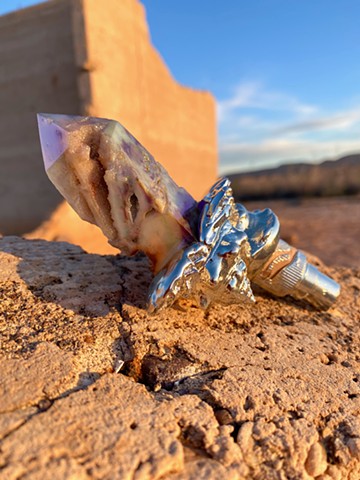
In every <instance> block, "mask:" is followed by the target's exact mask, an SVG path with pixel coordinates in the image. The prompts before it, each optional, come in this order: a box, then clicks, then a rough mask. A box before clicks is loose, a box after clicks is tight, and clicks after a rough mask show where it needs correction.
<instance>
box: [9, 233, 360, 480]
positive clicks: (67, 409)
mask: <svg viewBox="0 0 360 480" xmlns="http://www.w3.org/2000/svg"><path fill="white" fill-rule="evenodd" d="M312 261H313V262H315V263H318V262H317V260H316V259H315V258H312ZM320 268H321V269H322V270H323V271H324V272H325V273H327V274H329V275H331V276H333V277H334V278H335V279H336V280H337V281H338V282H340V283H341V285H342V294H341V297H340V299H339V301H338V302H337V304H336V305H335V306H334V307H333V308H331V309H330V310H329V311H328V312H319V311H316V310H314V309H312V308H310V307H309V306H307V305H306V304H303V303H300V302H295V301H293V300H291V299H280V300H279V299H275V298H272V297H270V296H267V295H260V294H259V293H258V294H257V303H256V304H254V305H235V306H233V307H227V308H225V307H220V306H214V307H213V308H211V309H210V310H208V311H203V310H200V309H198V308H196V307H195V306H194V305H193V304H192V303H191V302H188V303H183V304H181V305H178V306H177V307H176V308H171V309H168V310H166V311H164V312H163V313H161V314H159V315H156V316H149V315H148V314H147V313H146V310H145V298H146V291H147V288H148V285H149V282H150V280H151V273H150V271H149V266H148V262H147V261H146V259H144V258H143V257H140V256H138V257H134V258H127V257H122V256H111V255H107V256H101V255H96V254H87V253H85V252H83V251H82V250H81V249H80V248H79V247H76V246H74V245H71V244H68V243H61V242H47V241H44V240H24V239H21V238H17V237H4V238H2V239H0V345H1V349H0V371H1V375H0V477H1V478H4V479H7V480H19V479H20V478H21V479H22V480H37V479H45V478H46V479H47V478H51V479H55V480H68V479H84V480H92V479H99V480H100V479H102V480H106V479H109V480H133V479H136V480H219V479H221V480H264V479H266V480H285V479H288V480H300V479H301V480H313V479H316V480H357V479H359V478H360V421H359V412H360V387H359V385H360V342H359V338H360V331H359V329H360V314H359V309H360V303H359V302H360V296H359V292H360V271H359V269H357V270H355V269H353V270H351V269H347V268H339V267H337V268H327V267H325V266H324V265H321V264H320Z"/></svg>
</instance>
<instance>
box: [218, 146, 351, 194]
mask: <svg viewBox="0 0 360 480" xmlns="http://www.w3.org/2000/svg"><path fill="white" fill-rule="evenodd" d="M227 177H228V178H229V179H230V181H231V184H232V188H233V191H234V197H235V199H236V200H257V199H263V198H293V197H311V196H322V197H323V196H335V195H354V194H358V193H360V153H359V154H353V155H347V156H344V157H341V158H339V159H338V160H326V161H324V162H322V163H320V164H309V163H297V164H293V165H292V164H287V165H281V166H279V167H277V168H272V169H266V170H259V171H254V172H248V173H234V174H230V175H227Z"/></svg>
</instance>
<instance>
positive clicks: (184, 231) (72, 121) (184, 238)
mask: <svg viewBox="0 0 360 480" xmlns="http://www.w3.org/2000/svg"><path fill="white" fill-rule="evenodd" d="M38 123H39V131H40V140H41V146H42V152H43V157H44V163H45V168H46V171H47V174H48V176H49V177H50V179H51V180H52V182H53V183H54V184H55V186H56V187H57V188H58V189H59V191H60V192H61V193H62V194H63V196H64V197H65V198H66V199H67V200H68V202H69V203H70V205H72V207H73V208H74V209H75V211H77V212H78V214H79V215H80V216H81V218H83V219H84V220H87V221H89V222H91V223H95V224H96V225H98V226H99V227H100V228H101V229H102V231H103V233H104V234H105V235H106V236H107V238H108V240H109V242H110V243H111V244H112V245H114V246H116V247H118V248H119V249H121V251H122V252H123V253H128V254H133V253H135V252H137V251H139V250H140V251H144V252H145V253H146V254H147V255H148V257H149V258H150V260H151V261H152V264H153V269H154V273H155V278H154V280H153V282H152V284H151V286H150V291H149V303H148V310H149V312H151V313H156V312H158V311H159V310H161V309H162V308H165V307H170V306H171V305H172V304H173V303H174V302H175V301H176V300H178V299H180V298H193V299H195V300H196V302H197V303H198V305H199V306H200V307H202V308H207V307H208V306H209V305H211V303H213V302H216V303H221V304H225V305H229V304H233V303H240V302H254V301H255V299H254V296H253V293H252V289H251V283H254V284H256V285H259V286H260V287H262V288H263V289H265V290H267V291H269V292H271V293H272V294H274V295H277V296H285V295H291V296H292V297H294V298H297V299H304V300H307V301H308V302H309V303H311V304H313V305H314V306H316V307H318V308H325V309H326V308H328V307H330V306H331V305H332V304H333V302H334V301H335V300H336V298H337V297H338V295H339V293H340V287H339V285H338V284H337V283H336V282H335V281H334V280H332V279H330V278H329V277H327V276H326V275H324V274H322V273H320V272H319V271H318V270H317V269H316V268H315V267H314V266H313V265H311V264H309V263H308V262H307V260H306V257H305V255H304V254H303V253H301V252H300V251H298V250H296V249H295V248H293V247H291V246H290V245H288V244H287V243H286V242H284V241H283V240H280V239H279V221H278V219H277V217H276V215H275V214H274V213H273V212H272V211H271V210H269V209H265V210H261V211H259V210H256V211H254V212H249V211H247V210H246V208H245V207H244V206H243V205H241V204H236V203H235V201H234V198H233V195H232V190H231V186H230V182H229V180H228V179H226V178H222V179H220V180H219V181H218V182H217V183H216V184H215V185H214V186H213V187H212V188H211V189H210V192H209V193H208V194H207V195H206V196H205V198H204V199H203V200H202V201H201V202H199V203H197V202H195V200H194V199H193V198H192V197H191V195H189V193H188V192H186V191H185V190H184V189H182V188H179V187H178V186H177V185H176V184H175V182H174V181H173V180H172V179H171V178H170V177H169V175H168V174H167V172H166V171H165V169H164V168H163V167H162V166H161V165H160V164H158V163H157V162H156V161H155V160H154V158H153V157H152V156H151V154H150V153H149V152H147V151H146V150H145V148H144V147H143V146H142V145H141V144H140V143H139V142H138V141H137V140H136V139H135V138H134V137H133V136H132V135H131V134H130V133H129V132H128V131H127V130H126V129H125V128H124V127H123V126H121V125H120V124H119V123H118V122H115V121H112V120H105V119H96V118H90V117H69V116H65V115H45V114H41V115H38Z"/></svg>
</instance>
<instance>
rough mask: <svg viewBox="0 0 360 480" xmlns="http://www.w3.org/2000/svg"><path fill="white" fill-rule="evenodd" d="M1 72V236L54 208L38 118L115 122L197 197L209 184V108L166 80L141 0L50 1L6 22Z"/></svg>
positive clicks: (199, 96) (212, 139)
mask: <svg viewBox="0 0 360 480" xmlns="http://www.w3.org/2000/svg"><path fill="white" fill-rule="evenodd" d="M0 65H1V68H0V122H1V127H2V128H1V129H0V145H1V149H0V198H1V202H0V232H1V233H3V234H5V233H24V232H26V231H30V230H32V229H33V228H35V227H37V226H39V225H40V224H41V223H42V222H43V220H45V219H46V218H48V217H49V215H50V214H51V213H52V212H53V210H54V209H55V207H56V206H58V205H59V203H60V202H61V199H60V198H59V196H58V194H57V193H56V192H55V189H54V187H53V186H52V185H51V183H50V182H49V180H48V179H47V177H46V175H45V173H44V171H43V166H42V161H41V153H40V145H39V140H38V133H37V126H36V118H35V114H36V113H37V112H54V113H68V114H79V115H88V114H89V115H93V116H99V117H106V118H114V119H116V120H118V121H120V122H121V123H122V124H123V125H124V126H126V127H127V128H128V129H129V130H130V131H131V132H132V133H133V134H134V135H135V136H136V137H137V138H138V139H139V140H140V142H141V143H143V145H144V146H145V147H146V148H147V149H148V150H149V151H150V152H151V153H152V154H153V155H154V156H155V158H156V159H157V160H158V161H159V162H161V163H162V164H163V165H164V166H165V168H167V170H168V171H169V172H170V174H171V175H172V176H173V177H174V179H175V180H176V181H177V183H178V184H179V185H182V186H184V187H185V188H187V189H188V190H189V191H190V192H191V193H192V194H193V195H194V196H195V197H198V198H199V197H201V196H202V195H203V194H204V193H205V191H206V190H207V188H208V187H209V186H210V184H211V183H212V182H213V181H214V179H215V177H216V168H217V152H216V133H215V108H214V100H213V98H212V96H211V95H210V94H209V93H207V92H197V91H193V90H191V89H189V88H185V87H183V86H180V85H179V84H178V83H177V82H176V81H175V80H174V79H173V78H172V76H171V74H170V72H169V70H168V69H167V67H166V65H165V64H164V62H163V60H162V59H161V57H160V56H159V54H158V52H157V51H156V50H155V49H154V47H153V46H152V44H151V41H150V37H149V32H148V28H147V23H146V17H145V12H144V8H143V6H142V5H141V4H140V2H139V1H138V0H122V1H121V2H119V1H118V0H107V1H106V3H104V2H97V1H95V0H52V1H49V2H46V3H43V4H40V5H37V6H35V7H31V8H28V9H25V10H21V11H18V12H15V13H11V14H9V15H6V16H3V17H1V18H0Z"/></svg>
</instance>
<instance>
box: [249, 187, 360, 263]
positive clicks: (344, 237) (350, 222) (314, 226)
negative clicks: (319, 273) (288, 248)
mask: <svg viewBox="0 0 360 480" xmlns="http://www.w3.org/2000/svg"><path fill="white" fill-rule="evenodd" d="M246 206H247V208H249V209H256V208H260V209H261V208H265V207H269V208H271V209H272V210H273V211H274V212H275V213H276V214H277V215H278V217H279V219H280V223H281V236H282V238H283V239H284V240H286V241H287V242H289V243H291V244H292V245H294V246H296V247H297V248H300V249H303V250H305V251H307V252H310V253H312V254H314V255H316V256H318V257H319V258H320V259H321V260H322V261H323V262H325V263H326V264H327V265H343V266H347V267H356V268H360V249H359V242H360V196H354V197H351V196H349V197H329V198H309V199H299V200H272V201H269V200H267V201H261V202H260V201H259V202H248V203H246Z"/></svg>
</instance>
